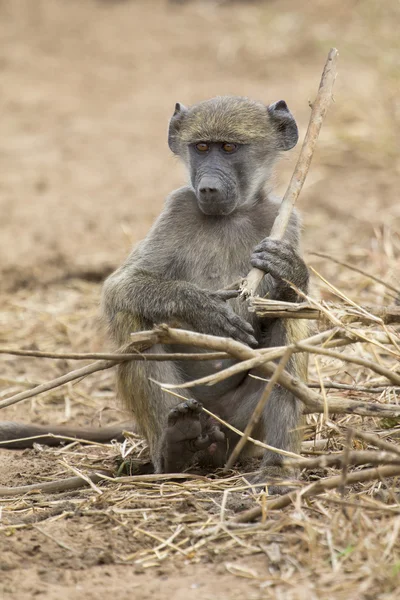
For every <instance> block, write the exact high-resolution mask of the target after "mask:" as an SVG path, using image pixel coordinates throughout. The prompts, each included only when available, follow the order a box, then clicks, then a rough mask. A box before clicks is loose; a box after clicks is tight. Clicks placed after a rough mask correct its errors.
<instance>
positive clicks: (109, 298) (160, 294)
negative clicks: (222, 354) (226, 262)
mask: <svg viewBox="0 0 400 600" xmlns="http://www.w3.org/2000/svg"><path fill="white" fill-rule="evenodd" d="M206 303H207V293H206V292H205V291H204V290H202V289H201V288H199V287H197V286H196V285H194V284H192V283H189V282H187V281H180V280H173V279H165V278H163V277H162V276H160V275H156V274H153V273H151V272H149V271H144V270H139V269H132V268H127V267H125V268H124V267H123V268H121V269H119V270H118V271H116V272H115V273H114V274H113V275H111V276H110V277H109V278H108V279H107V281H106V282H105V284H104V288H103V309H104V313H105V315H106V316H107V319H108V321H109V323H110V325H111V327H112V326H113V321H115V320H116V319H117V320H118V316H120V315H121V314H122V315H123V314H124V313H129V314H130V316H131V319H133V320H135V318H136V319H137V320H138V323H137V327H136V328H139V327H140V326H143V325H144V324H145V323H148V324H150V325H152V324H153V323H160V322H163V321H171V320H172V319H177V320H178V321H179V322H187V321H188V318H189V315H190V314H192V313H193V312H194V311H196V310H201V309H202V308H203V307H204V305H205V304H206ZM130 325H131V324H130Z"/></svg>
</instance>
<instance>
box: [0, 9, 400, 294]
mask: <svg viewBox="0 0 400 600" xmlns="http://www.w3.org/2000/svg"><path fill="white" fill-rule="evenodd" d="M399 6H400V5H399V2H398V0H385V2H381V1H379V0H334V1H329V0H314V1H313V2H307V3H306V2H304V3H302V2H298V0H265V1H259V2H254V1H253V2H252V1H245V0H243V1H236V2H229V1H225V2H224V1H219V2H218V1H213V0H204V1H186V2H185V1H179V2H178V1H175V2H173V1H167V0H147V1H146V0H125V1H117V0H114V1H113V0H102V1H100V0H69V1H68V2H65V1H63V0H35V2H32V0H0V44H1V51H0V74H1V96H0V114H1V118H0V158H1V165H2V168H1V172H0V211H1V230H0V231H1V236H0V257H1V258H0V269H1V280H2V289H3V290H8V291H15V290H16V289H19V288H21V287H26V286H28V287H31V286H36V285H37V284H40V285H43V284H45V283H51V282H54V281H60V280H67V279H68V278H74V277H82V278H86V279H88V280H93V281H100V280H101V279H102V277H103V276H104V275H106V274H107V273H108V272H109V271H110V270H111V269H113V268H114V267H115V266H117V265H118V264H120V262H121V261H122V260H123V259H124V257H125V256H126V255H127V253H128V252H129V249H130V247H131V246H132V244H133V243H135V242H136V241H138V240H139V239H141V238H142V237H143V236H144V235H145V234H146V232H147V230H148V228H149V225H150V223H151V222H152V221H153V219H154V218H155V216H156V215H157V214H158V213H159V211H160V209H161V207H162V204H163V201H164V199H165V197H166V195H167V194H168V193H169V192H170V191H171V190H172V189H174V188H175V187H177V186H180V185H181V184H182V183H183V182H184V178H185V175H184V173H183V170H182V168H181V167H180V165H179V164H178V162H177V161H176V160H175V159H174V157H173V156H172V155H171V153H170V151H169V149H168V146H167V139H166V132H167V124H168V119H169V117H170V115H171V113H172V111H173V108H174V104H175V102H176V101H180V102H183V103H184V104H191V103H194V102H197V101H199V100H203V99H205V98H208V97H211V96H215V95H218V94H238V95H246V96H250V97H252V98H255V99H257V100H261V101H264V102H265V103H270V102H274V101H276V100H279V99H281V98H283V99H285V100H286V101H287V103H288V105H289V107H290V108H291V110H292V111H293V113H294V115H295V117H296V119H297V121H298V124H299V128H300V133H301V139H302V138H303V136H304V133H305V129H306V126H307V123H308V119H309V113H310V109H309V102H310V101H312V100H313V99H314V98H315V94H316V90H317V87H318V83H319V80H320V76H321V72H322V68H323V65H324V63H325V59H326V56H327V53H328V51H329V48H330V47H331V46H336V47H337V48H338V49H339V52H340V57H339V75H338V78H337V82H336V86H335V103H334V104H333V105H332V108H331V110H330V112H329V114H328V117H327V119H326V121H325V123H324V125H323V129H322V133H321V137H320V142H319V144H318V149H317V152H316V154H315V156H314V160H313V164H312V167H311V170H310V173H309V176H308V178H307V182H306V185H305V188H304V190H303V192H302V194H301V196H300V200H299V208H300V210H301V212H302V214H303V220H304V248H305V251H306V256H309V253H310V252H312V251H319V252H328V253H329V254H331V255H332V256H336V257H338V258H342V259H343V258H345V259H347V260H351V261H352V262H355V263H357V264H359V265H362V266H364V267H366V268H368V266H369V265H371V264H373V265H374V266H375V267H374V268H375V272H376V273H377V274H379V275H380V276H382V277H389V278H391V279H392V278H393V277H396V276H397V275H396V274H397V273H398V269H399V264H398V257H399V253H400V240H399V231H400V227H399V225H400V202H399V194H398V186H399V170H400V161H399V152H398V148H399V134H400V105H399V93H400V85H399V74H400V64H399V61H400V36H399V25H400V9H399ZM299 147H300V144H299ZM299 147H298V148H297V149H295V150H293V151H292V152H291V153H289V156H286V155H285V156H284V157H283V159H282V161H281V164H280V166H279V168H278V171H277V181H276V185H277V189H278V191H279V192H280V193H283V192H284V190H285V188H286V186H287V183H288V181H289V178H290V175H291V172H292V170H293V167H294V164H295V161H296V157H297V153H298V150H299ZM382 257H383V258H384V260H383V259H382ZM313 260H314V261H317V262H316V264H318V260H320V259H313ZM396 269H397V271H396ZM327 270H328V272H329V275H330V276H331V277H333V279H334V278H335V267H334V265H330V266H327Z"/></svg>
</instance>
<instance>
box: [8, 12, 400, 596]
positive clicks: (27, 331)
mask: <svg viewBox="0 0 400 600" xmlns="http://www.w3.org/2000/svg"><path fill="white" fill-rule="evenodd" d="M301 4H302V6H301V8H300V3H299V2H297V1H296V0H279V1H277V0H271V1H265V2H234V3H230V2H220V3H218V2H213V1H211V0H209V1H204V2H163V1H159V0H154V1H153V0H152V1H147V2H146V1H145V0H137V1H134V0H132V1H128V0H127V1H120V2H118V1H114V2H113V1H111V0H109V1H106V0H103V1H97V2H95V1H90V0H71V1H70V2H68V3H65V2H62V1H61V0H36V1H35V2H34V3H33V2H31V1H30V0H2V1H1V0H0V48H1V51H0V72H1V82H2V83H1V88H2V92H1V96H0V114H1V119H0V160H1V165H2V168H1V173H0V215H1V225H0V227H1V229H0V256H1V260H0V271H1V288H0V298H1V311H0V324H1V327H0V342H1V344H2V346H11V345H12V346H15V347H25V348H40V349H43V350H53V349H54V350H55V349H57V350H67V349H69V350H71V349H73V350H75V351H89V350H90V351H96V350H97V351H98V350H100V349H102V348H105V347H107V342H106V341H105V339H104V335H103V332H102V330H101V327H100V325H99V322H98V300H99V294H100V282H101V280H102V279H103V278H104V276H105V275H107V273H109V272H110V271H111V270H112V269H113V268H115V267H116V266H118V265H119V264H120V262H121V261H122V260H123V259H124V257H125V256H126V254H127V253H128V251H129V249H130V248H131V246H132V244H133V243H135V242H136V241H138V240H139V239H141V238H142V237H143V236H144V235H145V234H146V232H147V230H148V228H149V225H150V224H151V222H152V221H153V219H154V218H155V216H156V215H157V214H158V213H159V211H160V209H161V207H162V204H163V201H164V198H165V196H166V195H167V194H168V193H169V191H170V190H172V189H174V188H175V187H177V186H179V185H180V184H181V183H182V181H183V180H184V177H185V175H184V173H183V170H182V169H181V167H180V166H179V164H178V163H177V162H176V161H175V159H174V158H173V157H172V156H171V154H170V152H169V150H168V147H167V143H166V129H167V123H168V119H169V117H170V115H171V113H172V111H173V107H174V104H175V102H176V101H181V102H183V103H184V104H190V103H193V102H196V101H198V100H200V99H204V98H207V97H211V96H215V95H218V94H239V95H248V96H251V97H254V98H256V99H259V100H262V101H265V102H266V103H268V102H273V101H276V100H279V99H280V98H284V99H285V100H286V101H287V102H288V104H289V106H290V108H291V109H292V111H293V112H294V114H295V116H296V119H297V121H298V124H299V128H300V132H301V135H304V132H305V128H306V126H307V123H308V117H309V106H308V103H309V101H311V100H312V99H313V98H314V96H315V92H316V87H317V85H318V81H319V77H320V73H321V70H322V66H323V64H324V61H325V58H326V55H327V52H328V50H329V48H330V47H331V46H333V45H334V46H336V47H338V48H339V51H340V72H339V77H338V80H337V84H336V88H335V104H334V105H333V107H332V109H331V111H330V113H329V116H328V118H327V121H326V123H325V124H324V127H323V131H322V134H321V138H320V143H319V146H318V150H317V152H316V155H315V157H314V161H313V166H312V170H311V172H310V174H309V177H308V179H307V183H306V186H305V189H304V191H303V193H302V196H301V200H300V206H301V211H302V214H303V221H304V250H305V255H306V259H307V261H308V262H309V263H310V264H312V265H314V266H315V267H316V268H317V269H318V270H320V271H321V272H323V274H324V275H325V276H326V277H328V278H330V280H331V281H332V282H333V283H335V282H337V281H338V279H339V277H341V278H342V279H341V280H342V281H343V273H342V271H341V270H340V269H341V268H340V267H339V266H337V265H335V264H333V263H331V262H329V261H327V260H324V259H321V258H317V257H315V256H313V255H312V254H311V253H312V252H324V253H327V254H329V255H332V256H336V257H337V258H341V259H344V260H349V261H351V262H354V263H357V264H358V265H359V266H360V267H362V268H365V269H373V270H374V272H375V274H377V275H379V277H382V278H384V279H387V280H389V281H392V282H396V281H397V282H399V280H400V276H399V272H400V268H399V256H400V237H399V231H400V203H399V196H398V181H399V173H400V160H399V153H398V139H399V133H400V106H399V102H398V95H399V94H398V92H399V77H398V73H399V62H398V61H399V51H400V47H399V38H398V26H397V25H396V22H397V23H398V22H399V21H398V19H399V16H400V14H399V10H398V3H397V2H396V1H395V0H388V1H387V2H385V3H379V2H377V1H376V2H375V1H372V0H365V1H364V2H358V1H356V0H350V1H349V0H347V1H342V0H337V1H336V2H335V3H328V2H326V1H324V0H316V1H315V2H312V3H308V4H306V3H301ZM297 153H298V149H297V150H294V151H292V152H291V153H290V156H285V157H284V158H283V160H282V162H281V164H280V166H279V167H278V171H277V178H276V186H277V189H278V190H280V191H281V192H282V191H283V190H284V189H285V186H286V184H287V182H288V179H289V177H290V174H291V172H292V169H293V166H294V164H295V160H296V156H297ZM347 283H348V289H349V290H350V291H351V290H352V289H354V290H355V289H356V288H357V291H358V293H359V294H360V298H362V299H365V300H366V301H369V302H374V303H377V304H379V303H385V302H387V301H388V298H387V297H385V293H384V288H383V287H382V286H378V285H377V286H373V288H371V287H368V286H367V285H364V286H363V285H361V286H360V285H359V279H357V278H356V277H355V276H354V274H353V273H349V274H348V282H347ZM325 294H326V292H325ZM1 361H2V368H1V372H0V385H1V388H0V397H5V396H8V395H10V394H12V393H16V392H18V391H21V390H23V389H26V387H29V386H30V385H32V384H34V383H39V382H42V381H45V380H47V379H49V378H51V377H55V376H57V375H58V374H61V373H64V372H65V371H66V370H68V369H70V368H73V365H72V363H71V362H69V361H58V362H57V363H55V362H54V361H51V360H41V361H38V360H35V359H21V358H16V357H9V356H7V357H4V358H2V359H1ZM3 416H4V418H5V419H19V420H25V421H35V422H42V423H45V422H49V421H56V422H60V423H61V422H75V423H79V424H98V423H102V424H104V423H107V422H109V421H115V420H116V419H119V418H121V413H120V411H119V409H118V408H117V406H116V404H115V402H114V384H113V377H112V374H110V373H109V372H105V373H102V374H100V375H98V376H95V377H94V378H89V379H86V380H85V381H83V382H82V383H80V384H79V385H77V386H67V388H62V389H58V390H55V391H54V392H51V393H49V394H47V395H46V396H44V397H41V398H36V399H34V400H33V401H28V402H25V403H21V404H17V405H15V406H13V407H10V408H8V409H5V410H4V411H3V414H2V418H3ZM52 452H54V451H52ZM52 452H46V451H39V450H33V451H27V452H22V453H20V452H16V453H12V452H8V451H5V450H1V451H0V485H14V484H15V485H21V484H24V483H33V482H36V481H38V480H43V479H46V478H50V479H51V477H55V476H56V475H57V473H58V472H59V467H58V466H57V465H58V463H57V464H56V462H55V460H58V459H55V455H54V453H52ZM53 500H54V502H55V499H52V498H50V499H49V501H48V503H47V504H46V509H47V510H51V509H52V501H53ZM71 501H72V502H73V495H72V496H71V498H70V497H69V496H68V495H67V496H66V497H65V506H61V508H60V505H59V503H57V504H54V507H56V508H54V518H55V520H54V522H53V523H51V524H48V523H47V524H46V529H41V527H40V524H39V525H38V524H37V522H36V520H35V518H34V516H31V517H29V518H32V522H31V523H29V519H28V516H26V514H25V513H24V512H21V515H25V516H24V519H25V521H24V522H25V526H24V527H23V528H21V529H18V528H15V529H13V528H6V529H4V530H3V531H0V551H1V555H0V595H1V597H2V598H5V599H6V598H18V599H21V600H24V599H25V598H26V599H28V598H33V597H35V598H36V597H37V598H43V599H45V600H51V599H53V598H54V599H56V598H66V599H67V598H76V597H78V598H85V599H86V598H87V599H91V598H93V599H94V598H106V597H108V596H109V595H110V594H114V595H115V596H118V598H121V600H122V599H124V598H141V599H145V598H154V599H158V598H166V597H169V598H174V599H177V600H180V599H183V598H185V599H186V598H187V599H199V598H201V599H202V600H207V599H218V600H225V598H226V599H235V598H249V599H253V598H254V599H258V598H270V597H271V598H278V599H280V598H285V599H291V598H294V599H301V598H306V597H307V598H327V597H329V598H343V599H344V598H348V597H349V596H348V594H346V589H345V588H340V589H339V588H338V589H337V590H336V591H332V593H331V594H329V595H326V594H327V591H326V590H327V588H326V586H327V582H328V581H333V580H334V577H333V575H332V573H330V576H332V579H329V578H328V579H327V578H326V577H325V580H324V577H323V576H322V575H321V576H320V577H317V576H315V574H314V573H313V572H312V571H301V570H300V571H299V573H297V574H296V577H295V579H293V581H295V582H296V585H294V584H293V583H292V578H291V575H290V569H289V570H287V571H285V575H284V576H283V575H282V573H281V574H277V573H274V571H273V569H272V570H271V566H270V565H269V566H268V561H267V559H266V558H265V556H263V555H261V556H257V557H256V558H254V557H251V558H248V557H246V556H243V557H242V556H237V555H234V554H232V553H231V554H229V552H228V553H227V554H226V556H225V555H224V557H223V558H222V559H221V560H219V559H218V556H213V558H212V559H210V561H209V562H208V563H204V561H203V562H196V561H195V560H194V561H191V560H188V559H185V560H184V559H182V560H181V561H179V560H174V561H172V562H171V561H170V562H168V561H166V562H164V563H162V564H161V565H158V566H154V567H151V565H150V567H149V568H148V569H147V568H146V569H144V568H143V567H139V566H137V565H136V566H135V565H134V564H131V563H129V562H128V563H126V564H123V563H122V562H121V561H118V560H116V559H115V556H116V555H118V556H120V555H121V554H124V553H125V554H129V552H133V551H134V547H135V543H134V542H135V540H132V539H130V538H129V536H128V534H127V533H124V531H123V528H122V529H121V528H119V529H118V527H117V526H116V525H115V524H113V523H112V522H111V521H106V522H104V521H102V520H101V519H100V518H99V519H97V520H96V519H91V518H90V517H89V516H84V517H83V516H80V515H79V514H74V515H73V516H72V517H71V518H70V519H68V520H65V519H59V520H57V515H60V514H62V511H68V510H70V508H71V504H70V503H71ZM20 502H21V504H20V505H19V506H16V507H15V506H14V507H13V510H14V509H15V510H16V511H18V510H21V511H24V510H25V509H27V508H28V504H29V502H28V501H25V500H24V499H21V501H20ZM27 502H28V503H27ZM6 505H7V504H6ZM29 506H30V505H29ZM72 506H73V504H72ZM42 508H43V507H42ZM37 511H38V512H39V513H40V506H39V507H37ZM60 511H61V512H60ZM0 514H1V513H0ZM32 514H33V515H34V514H35V510H34V511H33V513H32ZM46 514H47V516H48V512H47V513H46ZM26 519H28V520H26ZM39 521H40V519H39V520H38V523H39ZM0 523H1V521H0ZM32 523H33V526H29V525H32ZM43 527H44V526H43ZM60 540H61V542H60ZM232 564H234V565H236V566H234V567H232ZM293 564H295V562H294V563H293ZM292 568H293V569H294V571H296V567H295V566H294V567H292ZM372 577H373V578H374V577H375V579H374V581H378V582H379V581H380V579H379V577H380V573H379V572H378V571H377V573H376V574H375V573H372ZM389 579H390V577H389ZM387 581H389V580H387ZM390 581H392V580H391V579H390ZM393 582H394V580H393ZM393 582H392V583H393ZM378 589H381V591H382V593H381V594H380V595H379V597H381V598H387V599H389V598H395V591H393V590H395V587H394V583H393V585H392V584H390V585H389V584H388V585H387V586H386V587H385V585H384V584H383V583H382V586H381V587H380V588H379V586H378ZM360 590H361V588H360ZM374 594H375V595H373V596H369V595H368V590H364V591H362V592H361V591H360V594H359V595H358V596H357V597H358V598H372V597H374V598H376V597H378V596H377V595H376V593H375V592H374Z"/></svg>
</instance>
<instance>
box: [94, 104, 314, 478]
mask: <svg viewBox="0 0 400 600" xmlns="http://www.w3.org/2000/svg"><path fill="white" fill-rule="evenodd" d="M297 139H298V131H297V126H296V123H295V120H294V118H293V116H292V114H291V113H290V111H289V109H288V107H287V105H286V103H285V102H284V101H282V100H281V101H279V102H276V103H275V104H272V105H270V106H268V107H266V106H264V105H263V104H261V103H258V102H254V101H252V100H249V99H248V98H242V97H231V96H226V97H218V98H213V99H211V100H207V101H205V102H201V103H199V104H196V105H194V106H192V107H190V108H186V107H184V106H183V105H181V104H176V107H175V112H174V114H173V116H172V118H171V121H170V125H169V135H168V143H169V147H170V149H171V150H172V152H174V154H176V155H177V156H179V157H180V159H181V160H182V161H183V163H184V164H185V166H186V168H187V171H188V174H189V182H190V183H189V184H188V185H187V186H185V187H182V188H180V189H178V190H176V191H175V192H173V193H172V194H171V195H170V196H169V197H168V199H167V201H166V204H165V207H164V210H163V211H162V213H161V215H160V216H159V217H158V219H157V220H156V222H155V223H154V225H153V227H152V228H151V230H150V232H149V234H148V235H147V237H146V238H145V239H144V240H143V241H142V242H141V243H140V244H139V245H138V246H137V247H136V248H135V249H134V250H133V252H132V254H131V255H130V256H129V258H128V259H127V260H126V262H125V263H124V264H123V265H122V266H121V267H120V268H119V269H118V270H117V271H116V272H115V273H114V274H112V275H111V276H110V277H109V278H108V279H107V280H106V282H105V284H104V289H103V310H104V314H105V316H106V319H107V321H108V324H109V328H110V331H111V334H112V337H113V338H114V340H115V342H116V343H117V344H118V345H122V344H125V343H126V342H128V341H129V336H130V333H131V332H132V331H137V330H141V329H149V328H151V327H153V325H154V324H157V323H162V322H166V323H168V322H171V321H172V322H178V323H179V324H180V325H181V326H182V327H185V328H189V329H193V330H195V331H198V332H203V333H210V334H215V335H223V336H230V337H233V338H234V339H236V340H239V341H241V342H244V343H245V344H248V345H250V346H259V347H270V346H277V345H282V344H285V343H286V342H287V341H294V340H296V339H299V338H302V337H304V335H305V333H306V326H305V325H304V323H303V322H301V321H299V320H297V321H292V322H288V321H286V322H285V321H284V320H280V319H275V320H272V321H271V320H270V319H259V318H258V317H256V316H255V315H254V314H252V313H249V312H248V309H247V306H246V303H243V302H241V301H240V300H238V299H233V300H229V301H227V302H225V301H224V299H223V298H222V297H221V295H219V294H218V293H217V290H219V289H221V288H222V287H224V286H226V285H228V284H230V283H232V282H233V281H235V280H237V279H238V278H240V277H243V276H245V275H246V274H247V273H248V271H249V269H250V268H251V266H253V267H257V268H259V269H261V270H263V271H265V273H266V275H265V277H264V280H263V282H262V284H261V287H260V289H259V293H260V294H261V295H263V296H264V295H266V294H268V296H269V297H270V298H274V299H282V300H287V301H293V302H294V301H297V299H298V298H297V295H296V293H295V292H293V290H292V288H291V287H290V286H289V285H288V284H287V283H285V281H284V280H288V281H290V282H292V283H294V284H295V285H296V286H297V288H299V289H300V290H302V291H304V292H307V288H308V279H309V277H308V270H307V267H306V265H305V263H304V261H303V259H302V258H301V257H300V255H299V236H300V230H299V222H298V217H297V215H296V214H294V215H293V217H292V218H291V221H290V224H289V227H288V229H287V233H286V235H285V239H284V240H282V241H278V240H272V239H269V238H268V234H269V232H270V230H271V227H272V224H273V222H274V219H275V217H276V214H277V211H278V207H279V201H278V200H277V199H276V198H274V197H273V196H272V194H271V189H270V188H271V171H272V168H273V165H274V163H275V161H276V159H277V157H278V156H279V153H280V152H281V151H285V150H289V149H290V148H292V147H293V146H294V145H295V144H296V142H297ZM155 351H158V352H173V351H179V352H185V351H186V352H190V351H193V348H188V347H179V348H178V347H176V346H175V347H161V346H160V347H158V348H156V349H155V348H154V347H153V348H152V349H151V352H155ZM231 363H232V361H228V360H224V361H217V362H213V363H211V364H210V362H208V361H207V362H194V361H192V362H190V361H181V362H176V363H173V362H150V361H149V362H147V363H146V362H131V363H125V364H123V365H121V366H119V367H118V389H119V394H120V396H121V397H122V399H123V401H124V403H125V405H126V406H127V407H128V408H129V409H130V410H131V411H132V412H133V414H134V416H135V419H136V422H137V425H138V427H139V430H140V431H141V433H142V434H143V435H144V436H145V437H146V439H147V440H148V442H149V446H150V452H151V457H152V460H153V463H154V467H155V470H156V471H157V472H171V471H175V472H176V471H180V470H183V469H187V468H188V467H190V465H191V463H192V462H193V460H194V459H195V460H196V462H200V463H202V462H204V461H206V462H207V463H211V464H213V465H214V466H222V465H223V464H224V462H225V460H226V458H227V456H228V455H229V452H230V451H231V450H232V448H233V446H234V445H235V442H236V441H237V440H236V436H234V435H232V432H231V431H230V430H226V431H221V429H220V428H219V426H218V425H217V424H216V423H214V422H212V420H211V419H209V418H207V417H206V416H205V413H203V412H202V411H201V406H202V405H203V406H204V407H206V408H208V409H209V410H210V411H212V412H214V413H216V414H217V415H219V416H220V417H222V418H223V419H224V420H226V421H228V422H229V423H231V424H232V425H234V426H235V427H237V428H238V429H241V430H243V428H244V427H245V426H246V424H247V422H248V419H249V417H250V416H251V414H252V411H253V410H254V407H255V405H256V403H257V401H258V400H259V397H260V394H261V392H262V390H263V388H264V385H265V384H264V383H263V382H262V381H260V380H257V379H255V378H253V377H250V373H243V374H240V375H237V376H234V377H231V378H229V379H227V380H225V381H223V382H221V383H219V384H217V385H213V386H207V387H206V386H198V387H196V388H191V389H190V390H184V395H185V396H186V397H187V401H185V402H181V401H180V400H179V399H177V398H176V397H174V396H172V395H170V394H168V393H166V392H164V391H162V390H161V389H160V386H159V385H157V383H155V381H158V382H168V383H175V384H179V383H181V382H185V381H188V380H191V379H195V378H198V377H201V376H204V375H206V374H209V373H212V372H215V371H219V370H220V369H222V368H225V367H226V366H228V365H229V364H231ZM291 368H292V369H295V370H297V374H298V375H299V376H301V377H303V378H304V377H305V373H304V369H305V365H304V363H302V362H301V360H299V359H297V361H293V363H292V365H291ZM300 412H301V411H300V405H299V402H298V400H296V398H295V397H294V396H293V395H292V394H290V393H289V392H287V391H286V390H285V389H283V388H281V387H280V386H276V387H275V389H274V391H273V393H272V395H271V397H270V399H269V401H268V403H267V406H266V408H265V411H264V415H263V418H262V420H261V421H260V423H259V425H258V428H257V431H256V432H254V435H255V436H256V437H257V438H258V439H260V440H264V441H265V442H266V443H267V444H270V445H271V446H275V447H277V448H281V449H285V450H293V451H298V450H299V444H300V436H299V433H298V425H299V418H300ZM250 450H252V448H250V446H249V451H250ZM281 464H282V459H281V456H280V455H279V454H277V453H274V452H272V451H267V452H265V454H264V457H263V466H264V470H265V469H267V470H268V472H269V473H270V474H272V473H274V474H276V473H277V472H279V467H280V465H281Z"/></svg>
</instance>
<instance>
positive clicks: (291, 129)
mask: <svg viewBox="0 0 400 600" xmlns="http://www.w3.org/2000/svg"><path fill="white" fill-rule="evenodd" d="M268 113H269V116H270V117H271V121H272V123H273V124H274V125H275V129H276V132H277V134H278V144H279V150H290V149H291V148H293V146H295V145H296V144H297V140H298V139H299V131H298V129H297V125H296V121H295V120H294V118H293V115H292V113H291V112H290V110H289V109H288V107H287V104H286V102H285V101H284V100H278V102H275V103H274V104H271V105H270V106H268Z"/></svg>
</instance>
